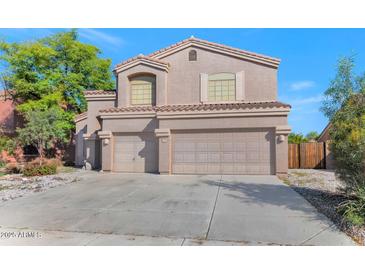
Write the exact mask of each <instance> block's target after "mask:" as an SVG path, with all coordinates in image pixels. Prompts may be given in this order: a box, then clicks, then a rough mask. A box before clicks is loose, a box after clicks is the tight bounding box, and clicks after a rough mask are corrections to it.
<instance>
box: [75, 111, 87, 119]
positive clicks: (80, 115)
mask: <svg viewBox="0 0 365 274" xmlns="http://www.w3.org/2000/svg"><path fill="white" fill-rule="evenodd" d="M86 117H87V111H85V112H83V113H80V114H78V115H76V116H75V119H74V120H75V121H79V120H82V119H84V118H86Z"/></svg>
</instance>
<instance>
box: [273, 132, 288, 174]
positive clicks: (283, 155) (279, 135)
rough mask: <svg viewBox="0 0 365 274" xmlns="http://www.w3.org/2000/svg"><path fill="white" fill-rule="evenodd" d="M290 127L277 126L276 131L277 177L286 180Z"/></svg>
mask: <svg viewBox="0 0 365 274" xmlns="http://www.w3.org/2000/svg"><path fill="white" fill-rule="evenodd" d="M290 131H291V129H290V127H289V126H277V127H276V129H275V144H276V146H275V147H276V175H277V176H278V177H281V178H285V177H286V176H287V175H288V134H289V133H290Z"/></svg>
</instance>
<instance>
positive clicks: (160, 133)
mask: <svg viewBox="0 0 365 274" xmlns="http://www.w3.org/2000/svg"><path fill="white" fill-rule="evenodd" d="M155 135H156V137H157V138H160V137H169V136H170V135H171V131H170V129H168V128H157V129H155Z"/></svg>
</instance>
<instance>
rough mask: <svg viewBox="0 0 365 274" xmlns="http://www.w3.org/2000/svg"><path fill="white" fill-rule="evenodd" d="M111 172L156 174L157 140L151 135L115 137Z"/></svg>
mask: <svg viewBox="0 0 365 274" xmlns="http://www.w3.org/2000/svg"><path fill="white" fill-rule="evenodd" d="M113 170H114V171H119V172H141V173H143V172H157V170H158V161H157V140H156V138H155V137H154V135H153V134H152V133H151V134H138V135H131V134H128V135H116V136H115V137H114V164H113Z"/></svg>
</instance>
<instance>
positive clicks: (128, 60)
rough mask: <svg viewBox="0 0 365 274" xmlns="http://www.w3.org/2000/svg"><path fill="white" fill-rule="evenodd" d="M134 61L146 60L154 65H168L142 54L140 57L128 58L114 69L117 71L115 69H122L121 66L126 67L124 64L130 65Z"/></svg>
mask: <svg viewBox="0 0 365 274" xmlns="http://www.w3.org/2000/svg"><path fill="white" fill-rule="evenodd" d="M135 60H148V61H151V62H155V63H159V64H162V65H169V63H168V62H165V61H162V60H159V59H157V58H152V57H150V56H145V55H143V54H140V55H137V56H135V57H132V58H129V59H127V60H125V61H123V62H121V63H119V64H117V65H116V66H115V69H117V68H119V67H122V66H124V65H126V64H128V63H130V62H133V61H135Z"/></svg>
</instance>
